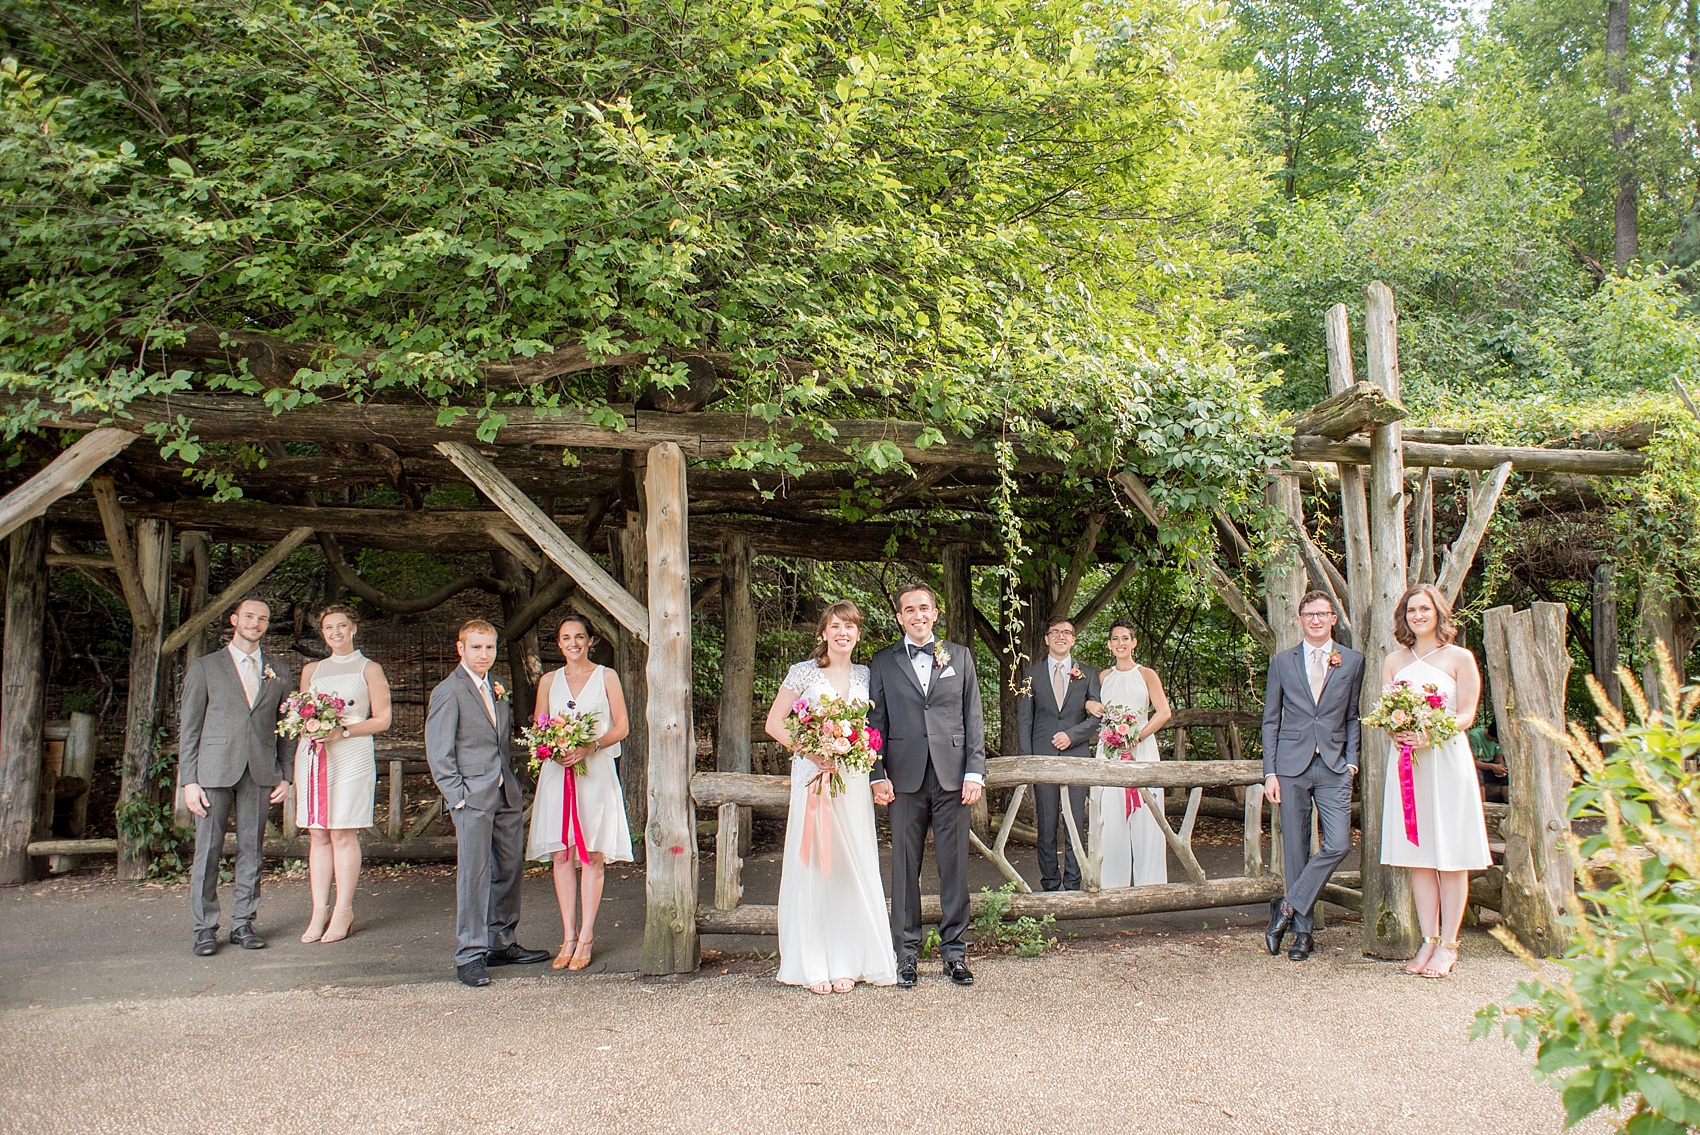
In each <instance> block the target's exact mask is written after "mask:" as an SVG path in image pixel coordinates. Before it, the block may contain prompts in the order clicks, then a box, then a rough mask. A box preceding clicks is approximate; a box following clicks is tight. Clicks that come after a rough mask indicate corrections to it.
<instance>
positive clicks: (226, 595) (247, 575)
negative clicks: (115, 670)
mask: <svg viewBox="0 0 1700 1135" xmlns="http://www.w3.org/2000/svg"><path fill="white" fill-rule="evenodd" d="M312 535H313V530H312V529H311V528H297V529H295V530H294V531H293V532H291V533H290V534H289V535H287V536H285V537H284V538H283V539H282V540H280V541H278V542H277V543H276V544H273V545H272V546H271V548H270V549H269V550H268V551H267V552H266V554H265V555H263V556H261V557H260V558H259V559H257V560H255V561H254V563H253V566H252V567H250V568H249V569H248V570H247V571H245V572H243V573H242V574H241V575H239V576H237V577H236V580H235V582H233V583H232V584H231V585H230V586H229V587H226V588H225V589H224V590H223V591H220V592H219V593H218V594H217V595H216V596H215V597H214V598H213V599H212V600H211V601H210V602H208V603H207V605H206V606H205V607H202V608H201V609H200V610H199V611H196V612H195V613H194V614H192V615H190V616H189V617H188V618H187V619H184V620H183V623H182V625H181V626H179V627H178V628H177V629H176V630H174V631H172V632H171V634H170V635H169V636H167V637H166V640H165V643H164V645H163V646H161V648H160V651H161V653H163V654H170V653H172V652H173V651H175V650H181V649H182V648H183V645H184V644H185V643H187V642H188V641H189V640H190V639H192V638H194V637H195V636H196V635H198V634H200V633H201V632H202V631H204V630H206V629H207V628H208V627H210V626H211V625H212V624H213V623H214V622H216V621H217V620H218V617H219V616H220V615H222V614H224V612H226V611H228V610H229V609H230V608H231V606H232V605H233V604H236V603H240V602H241V601H242V597H243V596H244V595H246V594H248V592H250V591H252V590H253V589H254V586H255V585H256V584H258V583H259V582H260V581H261V580H263V579H265V578H266V576H268V575H270V574H271V573H272V572H274V571H276V570H277V566H278V565H279V564H281V563H282V562H283V561H284V560H287V559H288V558H289V557H290V555H291V554H292V553H293V552H294V551H295V549H297V548H299V547H300V546H301V545H302V544H305V543H306V542H307V541H308V540H309V539H311V538H312Z"/></svg>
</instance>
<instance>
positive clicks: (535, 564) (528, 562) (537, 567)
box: [485, 525, 543, 575]
mask: <svg viewBox="0 0 1700 1135" xmlns="http://www.w3.org/2000/svg"><path fill="white" fill-rule="evenodd" d="M485 531H486V532H488V533H489V534H490V539H491V540H493V541H495V543H496V546H497V547H500V548H502V549H504V550H505V551H506V552H507V553H508V555H510V556H512V557H513V558H514V559H516V560H518V561H519V562H520V566H522V567H523V568H525V570H526V571H528V572H530V573H531V574H532V575H536V574H537V573H538V572H540V571H542V570H543V557H542V556H540V555H538V554H537V549H536V548H534V547H532V546H531V545H530V544H528V543H526V541H525V539H524V538H523V537H522V536H520V535H519V534H518V533H517V532H509V531H508V530H507V529H506V528H497V527H495V526H494V525H492V526H491V527H489V528H487V529H485Z"/></svg>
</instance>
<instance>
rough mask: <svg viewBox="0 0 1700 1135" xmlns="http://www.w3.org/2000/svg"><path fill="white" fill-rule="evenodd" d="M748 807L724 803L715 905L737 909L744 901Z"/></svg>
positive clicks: (716, 861)
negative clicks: (743, 850) (742, 847)
mask: <svg viewBox="0 0 1700 1135" xmlns="http://www.w3.org/2000/svg"><path fill="white" fill-rule="evenodd" d="M749 811H750V810H749V809H748V808H740V807H738V805H736V804H732V803H726V804H722V805H721V806H720V827H719V830H718V831H717V832H716V833H715V837H714V909H716V910H733V909H735V908H736V907H737V906H738V904H739V903H741V902H743V901H744V859H743V856H742V854H740V851H739V848H738V844H739V843H740V842H742V835H741V831H742V828H743V818H744V817H745V816H747V815H748V814H749Z"/></svg>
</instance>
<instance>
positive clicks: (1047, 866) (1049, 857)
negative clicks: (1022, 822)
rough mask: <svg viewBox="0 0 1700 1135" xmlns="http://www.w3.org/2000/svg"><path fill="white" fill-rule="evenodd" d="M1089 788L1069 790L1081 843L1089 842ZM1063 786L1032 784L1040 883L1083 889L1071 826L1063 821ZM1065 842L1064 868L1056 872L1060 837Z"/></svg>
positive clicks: (1051, 888) (1046, 887)
mask: <svg viewBox="0 0 1700 1135" xmlns="http://www.w3.org/2000/svg"><path fill="white" fill-rule="evenodd" d="M1089 791H1090V789H1088V788H1086V787H1084V786H1072V787H1070V788H1069V790H1068V807H1069V811H1071V812H1073V813H1074V828H1075V830H1076V831H1078V832H1079V833H1080V842H1081V844H1082V846H1084V845H1085V843H1086V796H1087V793H1088V792H1089ZM1062 795H1063V786H1062V785H1060V784H1035V785H1034V786H1033V818H1034V820H1035V821H1037V823H1038V827H1039V886H1040V888H1042V889H1043V890H1047V891H1054V890H1056V889H1057V887H1058V886H1061V887H1062V888H1063V889H1064V890H1068V891H1078V890H1079V889H1080V864H1079V863H1078V862H1076V860H1075V856H1074V841H1073V840H1071V839H1069V838H1068V827H1067V826H1066V825H1065V824H1063V822H1062ZM1059 834H1060V835H1061V836H1062V841H1063V869H1062V874H1061V876H1060V877H1059V876H1058V874H1057V836H1058V835H1059Z"/></svg>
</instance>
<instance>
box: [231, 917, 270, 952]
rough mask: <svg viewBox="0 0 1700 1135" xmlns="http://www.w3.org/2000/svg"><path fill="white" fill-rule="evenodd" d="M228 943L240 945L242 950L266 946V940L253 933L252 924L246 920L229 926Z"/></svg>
mask: <svg viewBox="0 0 1700 1135" xmlns="http://www.w3.org/2000/svg"><path fill="white" fill-rule="evenodd" d="M230 944H231V945H232V946H241V947H242V948H243V949H244V950H263V949H265V948H266V940H265V939H264V938H262V937H260V936H259V935H258V934H256V933H254V927H253V925H252V924H251V923H247V922H238V923H237V924H236V925H235V926H232V927H231V928H230Z"/></svg>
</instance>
